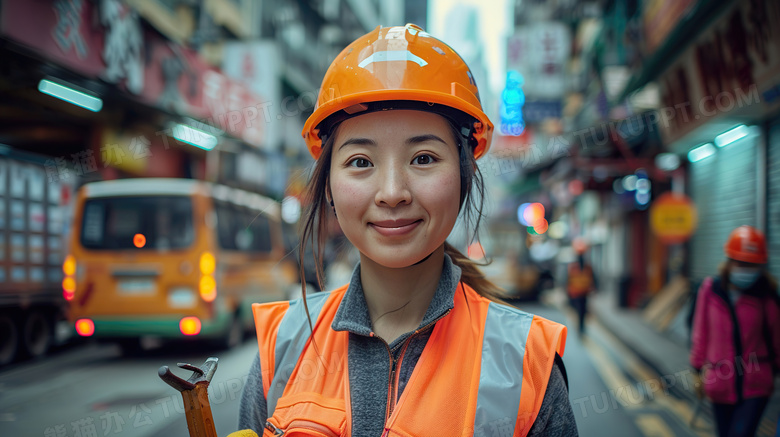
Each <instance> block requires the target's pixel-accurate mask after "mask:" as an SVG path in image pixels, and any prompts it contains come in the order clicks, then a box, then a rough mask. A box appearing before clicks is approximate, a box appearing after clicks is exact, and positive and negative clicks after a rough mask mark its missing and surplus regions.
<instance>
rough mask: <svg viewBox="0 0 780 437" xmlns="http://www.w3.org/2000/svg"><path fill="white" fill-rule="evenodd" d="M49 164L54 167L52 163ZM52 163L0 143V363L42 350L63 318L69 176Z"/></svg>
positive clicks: (51, 341) (70, 185)
mask: <svg viewBox="0 0 780 437" xmlns="http://www.w3.org/2000/svg"><path fill="white" fill-rule="evenodd" d="M52 166H54V167H52ZM52 168H55V169H56V161H55V160H54V159H50V158H47V157H42V156H39V155H33V154H30V153H26V152H23V151H19V150H15V149H12V148H10V147H7V146H3V145H0V366H4V365H6V364H9V363H11V362H13V361H15V360H16V359H17V358H22V357H32V358H35V357H39V356H42V355H44V354H46V353H47V352H48V350H49V348H50V347H51V346H52V344H53V343H55V342H56V341H57V340H56V339H57V338H58V336H57V335H56V333H57V326H58V324H59V322H60V321H62V320H64V317H65V309H66V302H65V299H64V297H63V294H62V278H63V274H62V262H63V260H64V252H63V250H64V249H63V247H64V245H63V244H64V242H65V238H64V237H65V235H66V234H67V233H68V214H67V203H68V202H69V199H70V198H71V197H72V196H71V194H72V183H73V182H75V179H73V178H75V175H69V178H70V179H71V180H68V181H64V180H61V178H60V177H59V175H58V174H57V173H56V172H53V171H52Z"/></svg>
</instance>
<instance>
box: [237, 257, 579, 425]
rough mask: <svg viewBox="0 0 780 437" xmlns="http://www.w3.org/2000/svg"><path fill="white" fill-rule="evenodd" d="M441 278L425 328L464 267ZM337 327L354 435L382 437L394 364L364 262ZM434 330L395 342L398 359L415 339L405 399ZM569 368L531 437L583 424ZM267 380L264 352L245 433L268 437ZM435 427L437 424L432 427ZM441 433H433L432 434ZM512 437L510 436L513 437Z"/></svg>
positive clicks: (550, 390)
mask: <svg viewBox="0 0 780 437" xmlns="http://www.w3.org/2000/svg"><path fill="white" fill-rule="evenodd" d="M444 258H445V259H444V267H443V269H442V275H441V280H440V281H439V285H438V288H437V289H436V292H435V294H434V296H433V299H432V300H431V304H430V306H429V307H428V310H427V312H426V313H425V316H424V317H423V320H422V323H421V324H420V328H422V327H426V326H428V325H431V324H432V323H435V321H436V320H438V319H439V318H441V317H442V316H444V315H445V314H446V313H447V311H449V310H451V309H452V308H453V306H454V300H455V291H456V289H457V286H458V282H459V281H460V275H461V270H460V267H458V266H456V265H455V264H453V263H452V260H451V259H450V257H449V256H447V255H445V257H444ZM331 328H332V329H333V330H335V331H348V332H349V353H348V360H349V365H348V368H349V386H350V396H351V398H352V432H353V434H354V435H355V436H356V437H357V436H361V437H362V436H370V437H378V436H381V435H382V432H383V431H384V423H385V412H386V407H387V390H388V386H389V384H390V381H389V378H390V377H389V375H390V370H391V369H390V365H391V362H392V361H391V360H390V359H389V357H388V351H387V347H386V346H385V342H384V341H383V340H382V339H380V338H377V337H372V336H371V335H370V334H371V332H372V326H371V318H370V317H369V315H368V306H367V304H366V299H365V296H364V295H363V288H362V286H361V282H360V264H358V265H357V266H356V267H355V270H354V272H353V273H352V280H351V281H350V284H349V287H348V289H347V291H346V293H345V294H344V298H343V300H342V301H341V304H340V305H339V308H338V310H337V312H336V316H335V318H334V320H333V324H332V325H331ZM431 331H432V329H426V330H425V331H422V332H420V333H418V334H417V335H413V332H408V333H406V334H404V335H402V336H400V337H398V338H397V339H396V340H395V341H393V343H391V344H390V351H391V353H392V354H393V359H396V358H398V355H399V353H400V351H401V349H403V345H404V344H405V343H406V342H407V340H408V341H409V344H408V345H407V347H406V351H405V352H404V359H403V360H402V361H401V368H400V369H397V371H398V372H399V378H398V381H399V383H398V396H399V397H400V396H401V393H402V392H403V390H404V388H405V387H406V383H407V382H408V381H409V377H410V376H411V375H412V371H413V370H414V367H415V365H416V364H417V361H418V360H419V358H420V355H421V354H422V351H423V349H424V348H425V345H426V343H427V342H428V338H429V337H430V334H431ZM564 373H565V370H564V369H563V363H562V361H561V360H560V359H556V365H555V366H553V369H552V373H551V375H550V380H549V383H548V385H547V392H546V393H545V395H544V399H543V401H542V406H541V410H540V411H539V415H538V416H537V418H536V421H535V422H534V424H533V426H532V428H531V431H530V433H529V434H528V435H529V436H533V437H536V436H576V435H578V434H577V425H576V423H575V420H574V413H573V412H572V408H571V403H570V402H569V393H568V389H567V386H566V381H565V377H564ZM262 384H263V382H262V378H261V372H260V358H259V354H258V355H257V356H255V359H254V362H253V363H252V367H251V369H250V371H249V376H248V379H247V382H246V385H245V386H244V393H243V395H242V397H241V406H240V410H239V419H238V426H239V429H252V430H254V431H255V432H257V433H258V435H262V434H263V428H264V426H265V422H266V420H267V418H268V412H267V405H266V399H265V395H264V394H263V385H262ZM432 425H433V424H432ZM501 431H502V430H500V429H496V430H492V429H484V430H476V435H482V436H490V437H498V436H500V437H504V435H503V434H502V432H501ZM433 434H435V431H434V430H432V431H431V435H433ZM507 437H510V436H507Z"/></svg>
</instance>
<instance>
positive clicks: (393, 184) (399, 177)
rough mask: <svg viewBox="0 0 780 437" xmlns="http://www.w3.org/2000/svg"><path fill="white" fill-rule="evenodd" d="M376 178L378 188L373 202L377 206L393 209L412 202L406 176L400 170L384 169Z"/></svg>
mask: <svg viewBox="0 0 780 437" xmlns="http://www.w3.org/2000/svg"><path fill="white" fill-rule="evenodd" d="M377 176H378V178H377V179H378V180H377V184H378V187H377V191H376V196H375V198H374V201H375V202H376V204H377V205H378V206H390V207H395V206H398V205H400V204H402V203H406V204H409V203H411V202H412V193H411V191H410V190H409V183H408V182H409V181H408V175H407V174H406V173H405V172H404V171H403V170H402V169H399V168H390V167H386V168H385V169H383V170H382V171H380V172H378V175H377Z"/></svg>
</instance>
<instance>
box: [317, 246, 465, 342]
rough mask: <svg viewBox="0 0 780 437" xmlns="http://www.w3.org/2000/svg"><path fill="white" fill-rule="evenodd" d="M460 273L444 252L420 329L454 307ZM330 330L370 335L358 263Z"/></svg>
mask: <svg viewBox="0 0 780 437" xmlns="http://www.w3.org/2000/svg"><path fill="white" fill-rule="evenodd" d="M460 274H461V270H460V267H458V266H456V265H455V264H453V262H452V259H451V258H450V256H449V255H447V254H446V253H445V254H444V266H443V268H442V271H441V278H440V279H439V285H438V286H437V288H436V292H435V293H434V295H433V299H431V304H430V305H429V306H428V310H427V311H426V312H425V316H423V320H422V322H421V323H420V326H419V327H420V328H422V327H423V326H426V325H428V324H430V323H432V322H433V321H435V320H436V319H438V318H439V317H441V316H443V315H444V314H445V313H446V312H447V311H449V310H451V309H452V308H453V307H454V306H455V305H454V303H455V291H456V290H457V288H458V282H459V281H460ZM331 328H332V329H333V330H334V331H349V332H352V333H354V334H358V335H365V336H369V335H371V332H372V331H373V327H372V326H371V317H370V316H369V315H368V304H367V303H366V297H365V295H364V294H363V286H362V284H361V282H360V263H358V264H357V265H356V266H355V270H353V272H352V279H351V280H350V282H349V287H348V288H347V291H346V292H345V293H344V297H343V298H342V299H341V303H340V304H339V309H338V311H337V312H336V316H335V317H334V319H333V323H332V324H331Z"/></svg>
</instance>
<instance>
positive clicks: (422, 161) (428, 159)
mask: <svg viewBox="0 0 780 437" xmlns="http://www.w3.org/2000/svg"><path fill="white" fill-rule="evenodd" d="M434 161H435V160H434V159H433V157H432V156H431V155H420V156H416V157H415V158H414V159H413V160H412V164H419V165H427V164H431V163H433V162H434Z"/></svg>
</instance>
